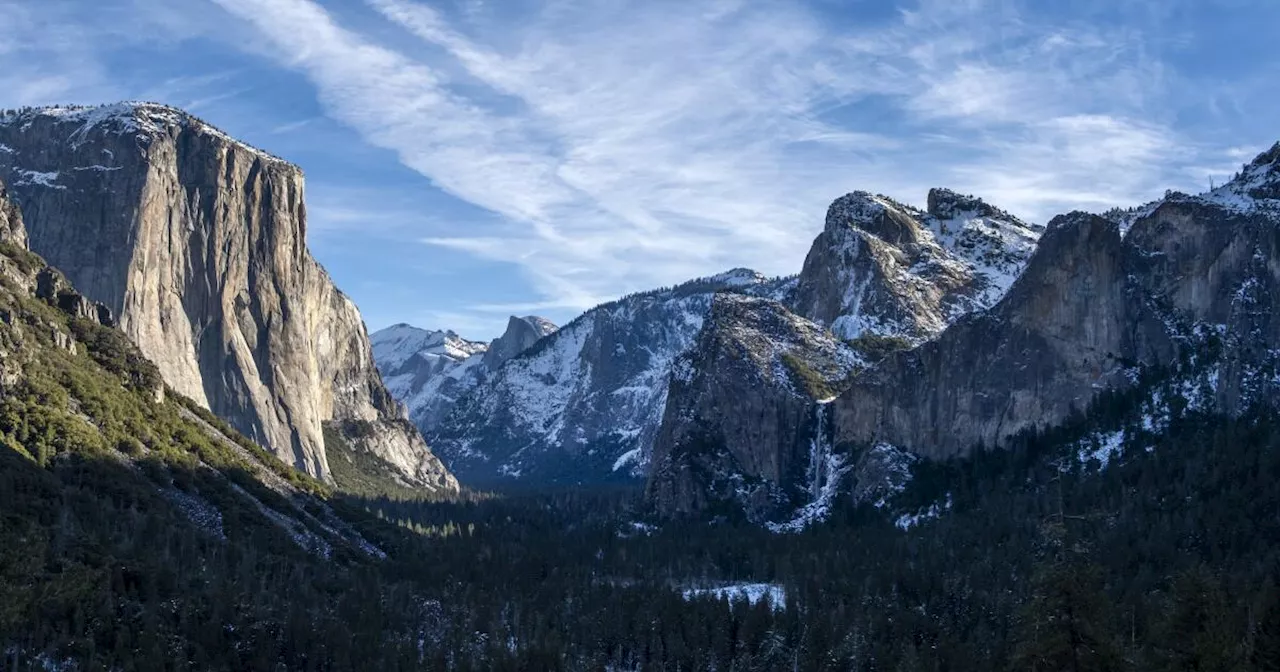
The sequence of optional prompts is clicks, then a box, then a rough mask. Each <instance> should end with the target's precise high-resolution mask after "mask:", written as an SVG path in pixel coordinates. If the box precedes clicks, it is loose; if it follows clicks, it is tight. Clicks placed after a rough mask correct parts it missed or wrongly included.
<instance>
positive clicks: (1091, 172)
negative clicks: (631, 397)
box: [0, 0, 1280, 329]
mask: <svg viewBox="0 0 1280 672" xmlns="http://www.w3.org/2000/svg"><path fill="white" fill-rule="evenodd" d="M64 2H65V4H62V3H25V2H16V3H15V2H14V0H0V15H4V16H6V17H9V18H13V17H16V18H13V20H12V21H11V22H10V25H9V26H8V27H5V28H0V65H6V66H10V67H9V69H8V70H4V71H0V88H3V87H4V85H6V84H8V85H9V86H10V89H9V90H8V91H9V92H8V93H7V94H2V95H0V98H3V99H4V100H6V101H14V100H17V101H22V102H55V100H54V99H78V100H86V99H93V98H99V99H102V98H110V97H117V96H115V93H114V92H117V91H119V92H122V93H121V95H120V96H118V97H136V96H137V95H138V94H137V92H138V91H143V92H144V93H146V97H156V98H163V99H165V100H169V101H170V102H176V103H178V104H184V102H185V103H189V104H194V105H197V106H201V105H203V106H209V107H211V108H214V110H211V112H212V111H215V110H226V109H227V108H228V107H229V106H228V105H225V104H224V102H225V101H224V99H223V98H222V97H224V96H233V97H236V98H241V97H243V98H246V99H252V100H255V101H257V106H256V107H254V108H251V109H253V110H255V111H259V110H262V109H264V108H265V107H266V106H267V105H268V103H267V99H268V98H273V97H272V96H270V95H266V94H264V93H263V92H264V91H270V90H271V87H273V86H276V85H279V84H280V83H282V82H283V83H284V84H286V85H289V84H290V83H291V82H292V81H293V80H298V81H299V82H300V83H301V86H300V91H301V97H303V98H306V100H305V101H299V100H298V99H297V98H296V97H295V98H292V99H290V101H289V102H288V103H284V102H282V103H280V105H279V106H278V107H279V109H278V110H277V111H276V112H277V113H276V114H273V115H268V116H272V117H274V118H270V119H266V118H264V119H263V120H262V124H261V126H260V128H261V132H262V133H264V134H267V135H269V136H270V138H269V139H274V140H275V141H276V142H278V143H280V144H281V146H282V148H283V149H284V150H286V151H287V150H289V149H290V148H294V149H295V150H297V149H299V148H304V149H305V151H307V153H306V154H304V156H303V158H304V159H308V160H310V161H312V163H310V164H308V170H309V172H310V173H311V174H312V176H313V179H314V178H315V176H316V174H317V173H319V175H320V177H319V179H318V180H315V181H313V183H312V189H311V190H310V195H309V196H310V200H311V203H312V205H313V206H314V207H313V208H312V214H313V218H312V219H313V222H312V223H313V230H314V231H316V232H317V233H318V234H319V236H318V238H319V240H318V243H317V244H318V247H319V249H320V251H321V252H325V253H331V254H332V255H333V256H332V257H331V259H332V261H333V262H334V264H336V265H337V266H338V268H337V272H336V274H337V275H339V276H343V277H345V278H350V279H352V280H353V281H359V280H360V278H362V277H363V276H365V275H376V276H378V277H377V279H376V281H377V282H379V283H382V284H383V285H384V286H385V285H386V284H387V283H394V282H395V279H394V278H393V276H394V275H395V273H393V272H391V271H390V270H388V269H386V268H382V267H381V266H382V265H379V267H378V268H375V269H371V268H369V267H368V265H367V264H365V265H361V264H363V263H364V262H361V264H354V263H353V264H352V265H350V266H349V267H348V266H347V263H346V260H347V259H348V258H354V257H359V258H360V259H362V260H363V259H393V260H394V262H387V263H388V264H390V263H395V264H404V263H408V261H406V260H407V259H410V258H411V257H412V256H413V254H414V252H413V250H419V249H420V250H422V252H421V257H422V264H423V265H424V267H428V266H429V267H430V269H428V270H429V272H428V270H423V269H418V270H419V271H421V272H419V273H417V274H416V275H412V274H409V275H412V277H414V278H416V279H417V281H419V282H420V283H421V285H422V286H428V287H433V288H435V289H431V290H430V291H431V292H432V293H431V294H430V297H429V298H424V299H423V300H424V301H430V302H435V303H434V304H433V305H430V307H429V309H428V312H423V311H421V310H418V314H422V315H427V314H430V315H434V316H436V317H439V318H441V319H443V318H446V317H447V318H450V319H455V318H456V319H458V320H462V319H463V318H462V317H460V316H462V315H464V314H466V315H470V316H471V318H468V319H467V322H468V323H469V324H474V325H479V324H490V325H491V328H493V329H497V328H500V325H499V324H498V322H499V321H500V318H497V317H495V314H496V313H498V312H500V311H508V310H510V311H516V312H520V311H523V310H524V309H528V310H546V311H550V312H552V313H553V316H555V317H557V318H560V319H563V318H565V317H567V316H568V315H569V314H571V313H572V312H573V311H575V310H580V309H582V308H585V307H587V306H589V305H592V304H594V303H597V302H600V301H603V300H607V299H609V298H613V297H616V296H617V295H619V294H622V293H626V292H629V291H633V290H639V289H644V288H648V287H651V286H655V285H667V284H672V283H674V282H678V281H680V280H683V279H687V278H690V277H695V276H701V275H706V274H709V273H713V272H716V271H719V270H723V269H725V268H729V267H733V266H751V267H755V268H757V269H759V270H761V271H764V272H767V273H779V274H781V273H790V272H794V271H795V270H796V269H798V268H799V266H800V263H801V260H802V259H803V256H804V253H805V251H806V250H807V248H808V246H809V243H810V241H811V239H812V236H813V235H814V234H815V233H816V232H817V230H818V229H819V228H820V227H821V225H822V221H821V220H822V216H823V213H824V212H825V208H826V205H827V204H828V203H829V202H830V201H831V200H832V199H833V198H835V197H836V196H838V195H840V194H842V193H844V192H846V191H849V190H852V189H869V190H873V191H882V192H886V193H890V194H892V195H895V196H897V197H899V198H901V199H903V200H906V201H909V202H916V203H920V202H921V201H923V199H924V193H925V191H926V189H927V188H928V187H930V186H938V185H943V186H950V187H953V188H956V189H960V190H962V191H969V192H973V193H977V194H979V195H982V196H984V197H986V198H988V200H991V201H992V202H995V203H998V204H1000V205H1001V206H1002V207H1005V208H1007V209H1010V210H1013V211H1014V212H1017V213H1019V214H1022V215H1024V216H1027V217H1029V218H1032V219H1035V220H1039V221H1044V220H1046V219H1048V217H1050V216H1052V215H1053V214H1056V213H1057V212H1061V211H1064V210H1067V209H1071V208H1089V209H1095V210H1096V209H1102V208H1106V207H1109V206H1111V205H1124V204H1132V203H1135V202H1139V201H1142V200H1145V199H1147V198H1150V197H1152V196H1155V195H1157V194H1159V193H1160V192H1161V191H1163V190H1164V189H1165V188H1167V187H1172V188H1182V189H1195V188H1197V187H1200V186H1207V184H1206V182H1207V180H1208V179H1211V178H1218V177H1221V176H1223V175H1226V174H1227V173H1229V172H1230V171H1231V170H1233V169H1234V168H1235V167H1236V164H1238V163H1239V161H1240V160H1241V158H1242V156H1241V154H1242V153H1243V154H1249V153H1251V152H1253V151H1257V149H1261V146H1259V147H1251V148H1246V149H1244V150H1241V149H1240V146H1241V145H1242V144H1249V143H1252V142H1255V141H1256V142H1258V143H1259V145H1261V144H1263V143H1269V141H1270V140H1273V139H1274V138H1268V137H1266V134H1267V133H1272V132H1273V131H1271V130H1270V129H1266V128H1265V123H1263V122H1257V123H1255V122H1253V121H1252V120H1253V118H1254V117H1265V116H1266V115H1265V113H1266V111H1267V110H1276V108H1277V105H1276V103H1275V101H1276V97H1275V96H1273V95H1271V94H1270V93H1268V91H1269V88H1268V87H1267V86H1266V85H1267V84H1268V83H1269V82H1270V81H1271V79H1273V78H1274V74H1275V72H1276V71H1277V68H1278V67H1280V58H1276V57H1274V55H1273V54H1272V51H1273V50H1272V49H1271V47H1270V46H1269V44H1268V43H1267V42H1266V40H1265V39H1260V40H1251V39H1249V35H1250V34H1251V33H1249V32H1248V31H1249V30H1251V29H1253V28H1252V26H1253V24H1258V25H1264V24H1266V20H1265V17H1271V18H1276V19H1280V9H1278V8H1277V7H1275V6H1274V5H1268V4H1267V3H1265V2H1256V1H1255V0H1221V1H1219V2H1201V1H1199V0H1196V1H1194V2H1192V1H1191V0H1170V1H1169V2H1167V3H1157V4H1158V5H1159V6H1158V7H1157V6H1156V5H1153V4H1152V3H1143V2H1136V1H1131V0H1120V1H1119V2H1113V1H1110V0H1106V1H1104V0H1082V1H1081V2H1073V3H1041V2H1034V1H1032V0H960V1H956V0H903V2H902V3H901V4H900V5H899V6H898V7H896V8H892V9H888V8H886V7H885V5H884V4H883V3H853V4H850V3H825V2H774V1H771V0H757V1H755V2H748V1H744V0H716V1H711V2H700V3H686V2H676V1H675V0H655V1H654V2H645V3H624V2H615V1H613V0H550V1H548V2H530V1H523V0H512V1H511V2H503V3H486V2H478V1H470V0H453V1H451V2H450V1H446V0H440V1H438V2H430V3H429V2H427V1H426V0H358V1H357V0H345V1H343V2H338V1H336V0H193V1H192V2H184V3H171V2H168V1H167V0H105V3H104V4H103V7H104V9H103V11H104V12H107V13H108V14H109V15H110V17H111V19H112V20H110V21H100V22H98V21H95V22H89V21H86V20H84V16H85V15H86V14H85V12H83V11H82V10H83V7H84V3H85V2H87V0H64ZM1245 5H1247V6H1248V9H1249V13H1251V14H1252V15H1253V17H1254V18H1252V19H1251V18H1248V17H1247V16H1245V17H1243V18H1242V16H1243V13H1241V12H1239V11H1238V10H1240V9H1241V8H1242V7H1244V6H1245ZM1232 10H1237V11H1236V13H1235V14H1233V13H1232ZM1237 15H1239V16H1237ZM137 25H142V26H144V27H145V28H144V29H140V30H139V29H132V28H131V29H130V30H128V31H125V30H122V29H120V28H118V26H130V27H136V26H137ZM50 27H56V28H57V30H52V31H51V30H50ZM42 31H43V32H44V33H47V37H48V39H43V38H42V39H34V38H35V37H36V36H40V35H41V33H42ZM4 38H8V39H7V40H6V39H4ZM148 41H151V42H158V43H161V44H163V45H168V46H169V47H174V46H177V47H179V48H178V49H176V50H172V49H171V51H170V52H169V53H171V54H173V53H186V51H187V45H189V44H190V45H194V46H196V47H197V49H196V50H195V53H196V54H200V53H204V51H202V50H207V51H208V52H209V53H211V54H215V55H216V56H218V57H219V58H218V59H210V60H209V61H207V63H208V65H207V66H206V67H202V68H199V69H197V71H194V72H189V73H184V75H183V76H180V77H176V78H169V79H165V78H158V79H157V83H154V84H150V83H149V85H148V86H139V85H138V84H137V83H136V82H135V83H133V84H132V85H122V84H121V82H120V77H119V76H118V75H119V72H118V71H116V70H113V69H112V68H111V67H109V66H108V65H106V64H105V62H104V59H103V58H102V53H104V49H111V48H116V47H118V45H119V43H125V44H132V45H137V44H141V43H144V42H148ZM1223 43H1230V44H1232V45H1233V50H1234V51H1240V52H1241V53H1242V54H1247V55H1248V57H1247V58H1246V57H1244V56H1242V58H1241V59H1238V60H1237V62H1235V63H1234V64H1232V65H1225V64H1219V63H1216V62H1215V61H1214V59H1215V57H1216V54H1217V52H1216V51H1214V49H1220V47H1214V45H1220V44H1223ZM113 45H114V46H113ZM15 50H17V51H18V52H21V54H20V55H21V56H22V58H16V57H14V53H15ZM1269 54H1271V55H1269ZM227 56H230V57H231V58H226V57H227ZM258 57H266V58H265V60H263V59H260V58H258ZM220 59H225V60H227V61H228V63H229V64H224V63H221V62H219V60H220ZM194 62H197V63H201V64H203V63H206V61H205V60H204V59H203V58H199V57H198V56H197V57H196V58H195V59H194ZM263 64H265V65H266V66H267V67H263ZM228 68H233V70H228ZM234 68H248V69H250V70H270V71H272V72H273V73H278V72H279V71H287V72H288V73H296V75H301V77H297V76H296V75H293V74H290V75H288V76H287V78H283V77H280V76H278V75H277V74H273V76H272V77H273V78H269V79H266V80H264V79H262V78H261V75H262V73H261V72H258V73H254V76H248V77H242V76H240V75H239V74H236V73H235V70H234ZM188 69H190V68H188ZM228 72H232V73H233V76H230V77H227V76H226V74H227V73H228ZM220 76H222V77H223V79H218V77H220ZM303 79H305V82H301V80H303ZM263 82H267V83H265V84H264V83H263ZM14 87H24V88H21V89H19V88H14ZM313 91H314V97H315V99H316V100H311V94H312V92H313ZM153 93H154V95H152V94H153ZM71 94H75V95H71ZM317 101H318V103H319V109H317V108H316V104H315V103H316V102H317ZM272 109H275V108H272ZM1276 111H1280V110H1276ZM202 114H203V113H202ZM231 117H232V118H234V119H235V120H236V121H237V122H240V123H239V124H238V125H239V126H240V127H241V128H248V129H250V130H252V129H254V128H255V125H254V123H253V122H254V121H255V119H256V118H255V117H254V116H252V115H245V114H243V110H242V111H241V114H239V115H231ZM214 121H215V122H219V121H221V119H219V118H215V119H214ZM334 121H336V122H338V124H334V123H333V122H334ZM1259 129H1262V130H1259ZM233 130H234V129H233ZM352 130H354V131H355V133H356V135H358V137H359V138H360V139H361V140H363V143H355V145H358V146H353V143H351V142H350V139H351V138H350V135H351V131H352ZM255 139H257V138H255ZM311 146H316V147H318V148H319V149H317V150H316V151H314V152H312V151H311V150H310V147H311ZM356 155H358V160H355V159H356V158H357V156H356ZM388 158H390V159H393V160H394V161H398V162H399V163H400V164H402V166H403V167H407V168H408V169H410V170H404V168H401V167H395V169H394V170H389V169H386V168H385V167H384V166H387V165H390V166H394V162H393V161H387V159H388ZM1243 158H1247V156H1246V157H1243ZM379 162H381V166H380V164H379ZM344 165H348V166H351V168H350V169H349V170H347V171H345V172H344V171H343V170H342V166H344ZM415 174H416V175H415ZM419 176H420V177H419ZM423 178H425V179H423ZM346 183H350V184H349V187H350V188H342V187H343V185H344V184H346ZM433 187H434V188H433ZM405 190H418V192H419V197H415V198H408V199H403V200H402V199H400V198H398V197H397V196H396V194H398V193H403V192H404V191H405ZM356 242H359V243H360V244H361V245H363V246H364V247H367V248H368V249H364V248H363V247H362V248H361V249H359V250H357V249H356V247H357V245H355V243H356ZM406 242H409V243H410V247H412V250H409V251H407V250H406V246H405V243H406ZM414 242H418V243H422V244H421V245H417V246H416V247H414V246H412V243H414ZM379 245H383V246H386V245H394V246H396V249H394V250H393V249H389V248H385V247H378V246H379ZM457 260H469V261H470V262H471V265H470V266H468V265H467V264H466V263H463V262H461V261H457ZM326 261H328V260H326ZM512 268H518V269H520V271H521V273H522V277H523V282H520V283H518V284H520V285H522V286H521V287H520V289H521V290H525V291H523V293H522V292H521V291H508V290H509V289H510V286H511V285H512V284H516V283H513V281H512V279H511V277H510V276H511V273H510V269H512ZM503 269H505V270H503ZM404 270H405V271H406V274H408V270H409V269H404ZM455 270H456V271H457V272H458V275H457V285H458V286H459V287H461V286H463V285H466V286H467V288H466V289H467V291H466V292H465V296H464V292H462V291H459V290H458V289H450V288H446V287H443V285H442V284H440V283H439V280H438V278H440V277H442V275H441V274H442V273H445V272H449V273H452V272H454V271H455ZM480 276H484V277H480ZM499 277H501V279H500V280H499V279H498V278H499ZM369 281H370V282H373V281H374V280H373V279H370V280H369ZM405 283H406V284H411V283H412V281H411V280H406V281H405ZM490 284H492V285H493V287H492V288H493V289H497V290H501V291H495V292H494V293H493V295H492V296H493V298H492V299H486V298H484V297H483V296H482V294H484V291H482V290H487V289H490ZM499 285H501V286H500V287H499ZM523 285H527V286H528V287H524V286H523ZM357 291H358V289H357ZM406 291H407V290H406ZM384 296H385V290H381V291H380V292H371V293H370V294H369V297H371V298H365V297H361V298H362V304H363V303H364V302H365V301H369V302H374V301H377V300H378V299H379V298H380V297H384ZM407 300H408V299H406V298H405V297H404V296H398V297H397V298H396V299H395V301H394V302H392V301H390V300H388V301H387V302H386V303H387V305H382V306H380V307H378V308H376V309H375V311H374V312H375V313H376V314H377V315H380V316H384V315H385V316H390V315H391V314H392V313H393V312H394V311H395V310H399V309H400V308H399V306H400V305H403V304H405V303H406V301H407ZM415 310H416V309H415ZM443 326H448V325H443Z"/></svg>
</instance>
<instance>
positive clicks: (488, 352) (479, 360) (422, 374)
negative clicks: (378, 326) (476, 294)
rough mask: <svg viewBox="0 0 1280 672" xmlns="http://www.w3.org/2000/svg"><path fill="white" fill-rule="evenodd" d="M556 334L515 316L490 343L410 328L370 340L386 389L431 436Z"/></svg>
mask: <svg viewBox="0 0 1280 672" xmlns="http://www.w3.org/2000/svg"><path fill="white" fill-rule="evenodd" d="M555 330H556V325H554V324H552V323H551V322H550V321H549V320H546V319H544V318H541V317H537V316H534V315H530V316H527V317H515V316H512V317H511V319H510V320H508V322H507V330H506V331H505V332H504V333H503V334H502V336H500V337H498V338H496V339H494V340H493V342H491V343H482V342H479V341H468V340H466V339H464V338H462V337H461V336H458V335H457V334H455V333H454V332H452V331H427V330H426V329H419V328H417V327H413V326H410V325H408V324H396V325H393V326H390V327H387V328H386V329H382V330H380V331H377V332H374V333H373V334H372V335H370V340H371V341H372V343H373V358H374V360H375V361H376V362H377V364H378V370H379V371H381V372H382V379H383V380H384V381H386V384H387V389H388V390H389V391H390V392H391V394H392V395H393V396H394V397H395V398H396V399H398V400H400V401H402V402H403V403H404V405H405V406H406V407H407V408H408V409H409V419H411V420H412V421H413V422H414V424H415V425H417V426H418V428H419V429H421V430H422V431H423V432H424V433H430V432H431V431H433V430H434V429H435V427H436V425H438V424H439V423H440V421H441V420H442V419H443V418H444V416H445V415H447V414H448V412H449V411H450V410H451V409H452V408H453V404H454V403H456V402H457V400H458V399H459V398H460V397H461V396H462V395H463V394H465V393H467V392H469V391H470V390H472V389H473V388H475V387H476V386H477V385H479V384H480V383H482V382H484V381H485V380H486V379H487V378H488V377H489V374H490V373H492V372H493V371H496V370H497V369H498V367H500V366H502V365H503V364H505V363H506V361H507V360H509V359H511V358H512V357H515V356H516V355H518V354H520V353H522V352H524V351H525V350H528V349H529V348H530V347H532V346H533V344H534V343H537V342H538V340H539V339H541V338H542V337H543V336H546V335H548V334H551V333H553V332H554V331H555Z"/></svg>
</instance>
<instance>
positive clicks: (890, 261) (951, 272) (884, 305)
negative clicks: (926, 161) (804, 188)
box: [794, 189, 1042, 343]
mask: <svg viewBox="0 0 1280 672" xmlns="http://www.w3.org/2000/svg"><path fill="white" fill-rule="evenodd" d="M1041 231H1042V229H1040V228H1039V227H1035V226H1032V225H1029V224H1026V223H1024V222H1022V221H1021V220H1019V219H1018V218H1016V217H1014V216H1013V215H1010V214H1008V213H1006V212H1004V211H1003V210H1000V209H999V208H995V207H993V206H990V205H988V204H987V203H984V202H983V201H982V200H980V199H977V198H974V197H972V196H962V195H960V194H957V193H955V192H953V191H950V190H947V189H933V190H930V192H929V195H928V210H927V211H926V210H919V209H917V208H913V207H911V206H909V205H904V204H902V203H899V202H897V201H894V200H893V199H891V198H888V197H887V196H877V195H872V194H869V193H867V192H863V191H858V192H853V193H851V194H848V195H846V196H842V197H841V198H839V199H836V201H835V202H834V203H832V204H831V207H830V208H829V209H828V211H827V220H826V226H825V227H824V229H823V231H822V233H821V234H819V236H818V238H817V239H816V240H815V241H814V243H813V247H812V248H811V249H810V251H809V255H808V256H807V257H806V258H805V264H804V269H803V270H802V271H801V273H800V280H799V286H798V288H797V290H796V300H795V304H794V309H795V310H796V312H798V313H800V314H801V315H803V316H805V317H807V318H809V319H812V320H814V321H817V322H819V323H820V324H825V325H828V326H830V327H831V328H832V330H833V331H835V332H836V334H838V335H840V336H841V337H843V338H847V339H856V338H858V337H860V336H863V335H864V334H865V335H878V336H901V337H905V338H907V339H909V340H910V341H913V342H916V343H919V342H922V341H924V340H927V339H929V338H932V337H933V336H936V335H937V334H938V333H940V332H941V331H942V330H943V329H945V328H946V327H947V326H948V325H949V324H951V323H952V322H953V321H955V320H956V319H957V318H959V317H960V316H962V315H965V314H967V313H971V312H974V311H977V310H983V309H986V308H988V307H990V306H992V305H994V304H995V302H997V301H999V300H1000V298H1001V297H1002V296H1004V294H1005V292H1007V291H1008V290H1009V287H1010V286H1011V285H1012V284H1013V281H1014V279H1015V278H1017V276H1018V274H1019V273H1021V272H1022V269H1023V268H1024V267H1025V266H1026V263H1027V260H1028V259H1030V257H1031V253H1032V252H1034V251H1035V248H1036V241H1037V239H1038V238H1039V235H1040V233H1041Z"/></svg>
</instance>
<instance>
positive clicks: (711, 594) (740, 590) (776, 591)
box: [681, 583, 787, 609]
mask: <svg viewBox="0 0 1280 672" xmlns="http://www.w3.org/2000/svg"><path fill="white" fill-rule="evenodd" d="M681 595H683V596H684V599H686V600H696V599H701V598H711V599H716V600H729V601H730V602H740V601H742V600H746V601H747V603H748V604H750V605H753V606H754V605H755V604H757V603H758V602H760V600H762V599H766V598H768V600H769V604H770V605H772V606H773V608H774V609H782V608H784V607H786V605H787V591H786V589H785V588H783V587H782V586H780V585H778V584H776V583H731V584H728V585H724V586H718V587H716V588H686V589H685V590H684V591H682V592H681Z"/></svg>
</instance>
